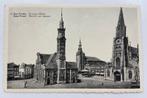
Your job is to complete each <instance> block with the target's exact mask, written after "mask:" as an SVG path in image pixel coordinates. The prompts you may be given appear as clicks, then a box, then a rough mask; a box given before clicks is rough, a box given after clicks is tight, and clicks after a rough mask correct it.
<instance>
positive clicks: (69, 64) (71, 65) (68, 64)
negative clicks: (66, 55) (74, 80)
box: [66, 62, 77, 69]
mask: <svg viewBox="0 0 147 98" xmlns="http://www.w3.org/2000/svg"><path fill="white" fill-rule="evenodd" d="M66 68H67V69H77V66H76V62H66Z"/></svg>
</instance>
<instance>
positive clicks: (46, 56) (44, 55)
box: [39, 54, 51, 64]
mask: <svg viewBox="0 0 147 98" xmlns="http://www.w3.org/2000/svg"><path fill="white" fill-rule="evenodd" d="M39 55H40V58H41V64H46V62H47V60H48V59H49V57H50V56H51V54H39Z"/></svg>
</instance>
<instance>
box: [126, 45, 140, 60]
mask: <svg viewBox="0 0 147 98" xmlns="http://www.w3.org/2000/svg"><path fill="white" fill-rule="evenodd" d="M128 50H129V52H130V53H131V56H132V57H133V58H135V57H138V49H137V48H136V47H132V46H128Z"/></svg>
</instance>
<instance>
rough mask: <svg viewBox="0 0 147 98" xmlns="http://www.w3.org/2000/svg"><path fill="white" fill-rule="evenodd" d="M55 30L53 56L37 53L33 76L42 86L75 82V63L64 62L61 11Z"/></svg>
mask: <svg viewBox="0 0 147 98" xmlns="http://www.w3.org/2000/svg"><path fill="white" fill-rule="evenodd" d="M57 30H58V36H57V52H55V53H53V54H41V53H39V52H38V53H37V60H36V66H35V74H34V76H35V77H36V79H37V80H38V81H40V82H41V83H43V84H44V85H48V84H56V83H74V82H77V72H78V69H77V66H76V63H75V62H67V61H66V51H65V50H66V38H65V27H64V21H63V16H62V11H61V20H60V23H59V28H58V29H57Z"/></svg>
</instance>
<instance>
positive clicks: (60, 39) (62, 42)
mask: <svg viewBox="0 0 147 98" xmlns="http://www.w3.org/2000/svg"><path fill="white" fill-rule="evenodd" d="M65 48H66V38H65V28H64V21H63V15H62V10H61V20H60V23H59V28H58V36H57V66H58V70H57V83H60V82H65V80H66V56H65Z"/></svg>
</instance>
